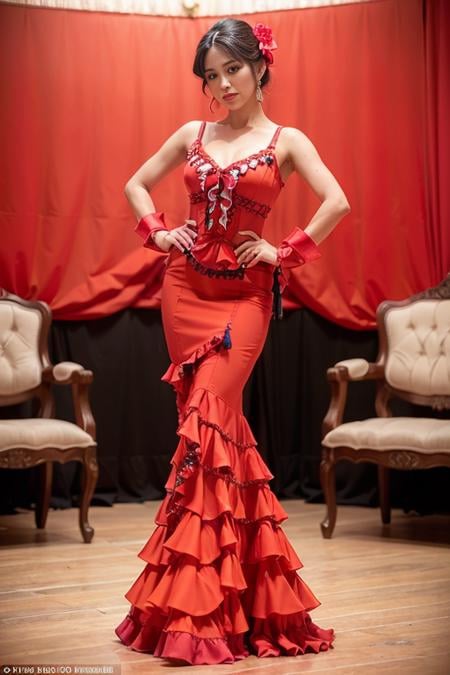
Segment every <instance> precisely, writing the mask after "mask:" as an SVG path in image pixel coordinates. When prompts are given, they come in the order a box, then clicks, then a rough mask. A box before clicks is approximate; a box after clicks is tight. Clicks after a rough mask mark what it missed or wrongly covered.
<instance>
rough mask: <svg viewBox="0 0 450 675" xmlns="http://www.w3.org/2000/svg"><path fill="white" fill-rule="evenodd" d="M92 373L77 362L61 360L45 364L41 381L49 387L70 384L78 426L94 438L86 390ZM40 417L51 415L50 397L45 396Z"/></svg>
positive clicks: (93, 422)
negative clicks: (56, 362)
mask: <svg viewBox="0 0 450 675" xmlns="http://www.w3.org/2000/svg"><path fill="white" fill-rule="evenodd" d="M93 380H94V375H93V373H92V371H91V370H86V369H85V368H83V366H81V365H80V364H79V363H73V362H72V361H62V362H61V363H58V364H56V365H54V366H53V365H52V366H46V367H45V368H44V369H43V371H42V383H43V385H47V387H49V386H50V385H52V384H70V385H72V396H73V407H74V412H75V420H76V423H77V424H78V426H79V427H80V428H81V429H83V430H84V431H86V432H87V433H88V434H90V435H91V436H92V438H93V439H94V440H95V438H96V430H95V421H94V417H93V415H92V410H91V406H90V404H89V396H88V390H89V385H90V384H91V383H92V382H93ZM41 417H53V406H52V398H51V397H50V396H48V397H46V401H45V404H44V405H43V406H42V409H41Z"/></svg>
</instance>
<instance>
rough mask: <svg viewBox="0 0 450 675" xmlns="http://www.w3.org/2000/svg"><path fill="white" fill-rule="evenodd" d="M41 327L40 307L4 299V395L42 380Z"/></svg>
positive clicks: (0, 348) (0, 364) (0, 368)
mask: <svg viewBox="0 0 450 675" xmlns="http://www.w3.org/2000/svg"><path fill="white" fill-rule="evenodd" d="M41 330H42V313H41V312H40V311H39V310H38V309H34V308H31V307H24V306H21V305H18V304H17V303H16V302H9V301H8V300H3V301H2V302H0V396H6V397H8V396H14V395H15V394H19V393H21V392H25V391H28V390H30V389H34V388H35V387H38V386H39V384H40V383H41V377H42V361H41V357H40V352H39V340H40V335H41Z"/></svg>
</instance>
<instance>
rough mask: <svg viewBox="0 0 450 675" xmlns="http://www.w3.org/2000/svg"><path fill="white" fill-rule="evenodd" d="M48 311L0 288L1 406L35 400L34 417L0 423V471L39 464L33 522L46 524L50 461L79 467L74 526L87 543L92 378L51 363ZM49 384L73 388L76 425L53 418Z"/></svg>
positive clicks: (92, 479)
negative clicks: (78, 494)
mask: <svg viewBox="0 0 450 675" xmlns="http://www.w3.org/2000/svg"><path fill="white" fill-rule="evenodd" d="M50 324H51V310H50V308H49V307H48V305H46V304H45V303H44V302H41V301H38V302H30V301H26V300H22V299H21V298H19V297H18V296H16V295H12V294H10V293H7V292H6V291H4V290H2V289H0V406H10V405H14V404H16V403H22V402H24V401H28V400H30V399H32V400H33V402H38V404H39V409H38V412H37V416H36V417H32V418H25V419H17V418H16V419H0V468H2V469H23V468H28V467H32V466H36V465H39V470H40V495H39V498H38V501H37V504H36V512H35V519H36V525H37V527H38V528H44V527H45V523H46V520H47V514H48V508H49V502H50V494H51V484H52V470H53V462H54V461H57V462H62V463H64V462H68V461H71V460H77V461H79V462H81V463H82V466H83V471H82V494H81V497H80V509H79V525H80V530H81V534H82V536H83V539H84V541H85V542H86V543H89V542H90V541H91V540H92V537H93V536H94V530H93V528H92V527H91V526H90V525H89V522H88V508H89V504H90V501H91V499H92V495H93V492H94V488H95V485H96V482H97V478H98V467H97V449H96V446H97V444H96V442H95V422H94V418H93V416H92V413H91V409H90V406H89V400H88V387H89V384H90V383H91V382H92V379H93V375H92V372H91V371H89V370H84V368H83V367H82V366H80V365H79V364H78V363H72V362H68V361H67V362H63V363H59V364H58V365H56V366H53V365H51V363H50V360H49V356H48V348H47V341H48V332H49V328H50ZM52 384H70V385H71V387H72V395H73V403H74V412H75V419H76V422H77V423H76V424H72V423H71V422H65V421H63V420H57V419H54V401H53V396H52Z"/></svg>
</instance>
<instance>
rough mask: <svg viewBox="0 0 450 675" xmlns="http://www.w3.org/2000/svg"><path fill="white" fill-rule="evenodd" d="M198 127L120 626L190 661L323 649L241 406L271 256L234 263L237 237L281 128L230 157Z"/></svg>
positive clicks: (327, 641) (165, 306)
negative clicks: (220, 159)
mask: <svg viewBox="0 0 450 675" xmlns="http://www.w3.org/2000/svg"><path fill="white" fill-rule="evenodd" d="M204 128H205V123H202V125H201V126H200V130H199V134H198V137H197V139H196V140H195V141H194V143H193V144H192V146H191V147H190V149H189V151H188V153H187V160H186V165H185V174H184V178H185V183H186V187H187V190H188V193H189V197H190V202H191V210H190V218H191V219H193V220H195V221H196V223H197V227H198V230H197V231H198V237H197V239H196V243H195V245H194V247H193V248H192V249H191V251H186V252H185V254H183V253H181V251H179V250H178V249H176V248H175V247H174V246H173V247H172V248H171V250H170V254H169V256H168V259H167V266H166V270H165V275H164V281H163V287H162V307H161V309H162V318H163V326H164V332H165V337H166V340H167V345H168V349H169V353H170V357H171V361H172V363H171V365H170V367H169V369H168V370H167V372H166V373H165V374H164V376H163V377H162V379H163V380H164V381H166V382H168V383H169V384H171V385H172V386H173V387H174V389H175V392H176V398H177V408H178V414H179V426H178V429H177V433H178V436H179V444H178V447H177V448H176V450H175V453H174V455H173V457H172V460H171V465H172V468H171V471H170V475H169V478H168V480H167V483H166V490H167V494H166V497H165V498H164V500H163V502H162V504H161V506H160V508H159V511H158V513H157V516H156V518H155V523H156V528H155V529H154V531H153V534H152V536H151V537H150V539H149V541H148V542H147V543H146V544H145V546H144V548H143V549H142V551H141V552H140V553H139V556H140V557H141V558H142V560H143V561H145V563H146V566H145V568H144V569H143V571H142V573H141V574H140V576H139V577H138V578H137V580H136V581H135V582H134V584H133V585H132V586H131V588H130V590H129V591H128V592H127V593H126V596H125V597H126V598H127V599H128V601H129V602H130V603H131V608H130V611H129V613H128V615H127V616H126V618H125V619H124V620H123V621H122V623H121V624H120V625H119V626H118V627H117V628H116V634H117V635H118V637H119V638H120V640H121V641H122V642H123V643H124V644H125V645H127V646H129V647H130V648H132V649H134V650H136V651H142V652H150V653H151V654H154V655H155V656H159V657H164V658H168V659H182V660H184V661H186V662H187V663H190V664H196V665H200V664H219V663H233V662H234V661H236V660H239V659H243V658H244V657H246V656H248V655H249V654H256V655H257V656H260V657H265V656H279V655H289V656H296V655H301V654H304V653H305V652H319V651H323V650H327V649H328V648H329V647H330V646H331V645H332V642H333V640H334V632H333V630H332V629H328V630H325V629H322V628H319V627H318V626H317V625H315V624H314V623H313V622H312V620H311V618H310V616H309V613H308V612H309V610H312V609H314V608H315V607H317V606H318V605H319V604H320V602H319V601H318V600H317V598H316V597H315V596H314V594H313V593H312V591H311V590H310V589H309V588H308V586H307V585H306V584H305V582H304V581H302V579H301V578H300V577H299V576H298V574H297V572H296V570H298V569H300V568H301V567H302V563H301V561H300V560H299V558H298V556H297V554H296V552H295V551H294V549H293V547H292V545H291V544H290V543H289V541H288V539H287V537H286V535H285V533H284V531H283V529H282V527H281V523H282V522H283V521H284V520H285V519H286V518H287V514H286V512H285V510H284V509H283V508H282V507H281V505H280V503H279V502H278V500H277V499H276V497H275V496H274V494H273V493H272V491H271V489H270V487H269V481H270V480H271V478H273V475H272V474H271V473H270V471H269V469H268V468H267V466H266V464H265V463H264V461H263V459H262V458H261V456H260V454H259V453H258V451H257V449H256V441H255V438H254V437H253V434H252V432H251V430H250V427H249V425H248V423H247V420H246V419H245V417H244V416H243V413H242V391H243V388H244V385H245V383H246V381H247V379H248V377H249V375H250V373H251V371H252V368H253V366H254V364H255V361H256V360H257V358H258V356H259V355H260V353H261V350H262V348H263V345H264V342H265V339H266V335H267V331H268V327H269V323H270V320H271V317H272V311H273V299H274V293H273V291H272V289H273V286H274V271H275V267H274V266H273V265H269V264H268V263H258V264H256V265H255V266H254V267H251V268H249V269H245V268H243V267H237V261H236V256H235V254H234V247H235V246H236V245H237V243H240V242H241V241H242V240H243V239H242V237H241V236H240V235H238V234H237V233H238V231H239V230H253V231H254V232H256V233H257V234H258V235H260V236H261V234H262V229H263V225H264V221H265V218H266V217H267V214H268V212H269V211H270V208H271V205H272V204H273V202H274V201H275V199H276V197H277V196H278V194H279V192H280V190H281V188H282V187H283V182H282V180H281V176H280V172H279V167H278V164H277V158H276V154H275V144H276V140H277V138H278V135H279V132H280V130H281V127H278V128H277V130H276V132H275V135H274V136H273V138H272V140H271V143H270V144H269V145H268V146H267V147H266V148H264V149H263V150H261V151H260V152H258V153H256V154H254V155H251V156H249V157H246V158H245V159H243V160H241V161H239V162H234V163H233V164H231V165H229V166H228V167H225V168H222V167H220V166H219V165H218V164H217V163H216V162H215V161H214V160H213V159H212V158H211V157H210V156H209V155H208V153H207V152H206V150H205V148H204V146H203V143H202V135H203V131H204ZM141 234H142V232H141ZM147 234H148V232H147ZM144 236H145V235H144ZM301 239H302V233H301V231H299V230H298V228H296V231H295V232H294V233H293V235H290V237H289V238H288V239H287V240H285V241H284V244H283V245H282V247H281V249H280V250H281V253H282V256H281V260H282V263H283V264H282V265H280V267H281V272H282V277H281V278H282V279H284V280H285V279H286V278H287V273H288V272H287V270H288V268H289V267H292V266H293V265H298V264H301V263H302V262H304V261H305V260H307V259H310V258H313V257H314V256H315V253H314V251H313V245H312V246H311V251H310V252H308V251H307V250H306V253H305V245H304V242H303V246H302V250H301V254H300V249H299V248H298V247H297V243H298V241H300V240H301ZM146 245H147V246H149V247H152V240H151V238H150V236H148V237H147V241H146ZM296 247H297V248H296ZM297 249H298V250H297ZM275 276H276V275H275Z"/></svg>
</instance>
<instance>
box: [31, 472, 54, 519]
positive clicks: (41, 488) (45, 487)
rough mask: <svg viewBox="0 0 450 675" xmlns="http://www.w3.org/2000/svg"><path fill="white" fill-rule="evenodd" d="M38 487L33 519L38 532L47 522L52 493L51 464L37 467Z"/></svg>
mask: <svg viewBox="0 0 450 675" xmlns="http://www.w3.org/2000/svg"><path fill="white" fill-rule="evenodd" d="M38 472H39V485H38V494H37V497H36V509H35V512H34V518H35V521H36V527H37V528H38V529H40V530H43V529H44V528H45V523H46V522H47V515H48V507H49V505H50V495H51V491H52V478H53V462H43V463H42V464H39V465H38Z"/></svg>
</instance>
